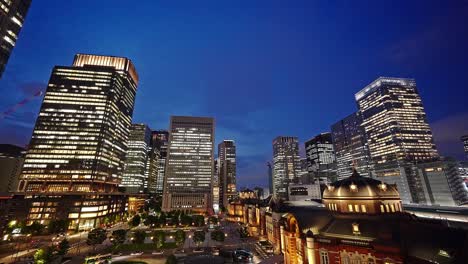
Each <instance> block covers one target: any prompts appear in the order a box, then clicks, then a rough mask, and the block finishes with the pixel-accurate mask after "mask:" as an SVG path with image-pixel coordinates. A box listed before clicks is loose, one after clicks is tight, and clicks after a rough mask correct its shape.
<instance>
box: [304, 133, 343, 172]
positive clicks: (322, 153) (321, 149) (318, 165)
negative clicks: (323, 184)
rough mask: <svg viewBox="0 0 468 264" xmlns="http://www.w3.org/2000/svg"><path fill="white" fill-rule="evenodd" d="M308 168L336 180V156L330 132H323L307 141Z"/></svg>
mask: <svg viewBox="0 0 468 264" xmlns="http://www.w3.org/2000/svg"><path fill="white" fill-rule="evenodd" d="M305 151H306V158H307V169H308V171H309V172H315V173H316V174H317V176H318V177H320V178H327V179H328V180H330V181H334V180H336V158H335V151H334V148H333V142H332V136H331V133H330V132H326V133H321V134H319V135H317V136H315V137H313V138H312V139H310V140H308V141H306V142H305Z"/></svg>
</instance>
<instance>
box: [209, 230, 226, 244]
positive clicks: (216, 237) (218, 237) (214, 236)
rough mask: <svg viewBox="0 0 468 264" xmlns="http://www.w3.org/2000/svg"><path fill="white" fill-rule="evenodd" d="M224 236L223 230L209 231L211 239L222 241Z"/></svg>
mask: <svg viewBox="0 0 468 264" xmlns="http://www.w3.org/2000/svg"><path fill="white" fill-rule="evenodd" d="M225 238H226V235H225V234H224V232H223V231H220V230H215V231H213V232H211V239H213V240H214V241H218V242H223V241H224V239H225Z"/></svg>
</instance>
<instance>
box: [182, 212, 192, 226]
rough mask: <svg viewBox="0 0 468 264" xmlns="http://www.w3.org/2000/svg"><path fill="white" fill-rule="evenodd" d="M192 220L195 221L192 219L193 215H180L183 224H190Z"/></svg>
mask: <svg viewBox="0 0 468 264" xmlns="http://www.w3.org/2000/svg"><path fill="white" fill-rule="evenodd" d="M192 221H193V219H192V217H191V216H190V215H186V214H184V215H182V216H180V224H181V225H184V226H189V225H191V224H192Z"/></svg>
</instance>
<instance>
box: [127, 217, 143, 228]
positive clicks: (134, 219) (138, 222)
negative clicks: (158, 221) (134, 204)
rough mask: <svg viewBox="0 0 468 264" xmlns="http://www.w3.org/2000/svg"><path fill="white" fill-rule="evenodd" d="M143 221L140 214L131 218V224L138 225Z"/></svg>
mask: <svg viewBox="0 0 468 264" xmlns="http://www.w3.org/2000/svg"><path fill="white" fill-rule="evenodd" d="M140 223H141V217H140V215H135V216H134V217H133V218H132V220H130V223H129V224H130V226H133V227H137V226H139V225H140Z"/></svg>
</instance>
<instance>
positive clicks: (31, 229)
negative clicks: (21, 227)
mask: <svg viewBox="0 0 468 264" xmlns="http://www.w3.org/2000/svg"><path fill="white" fill-rule="evenodd" d="M43 230H44V225H42V224H40V223H39V222H36V221H34V222H33V223H32V224H30V225H28V226H26V227H25V233H27V234H32V235H39V234H41V233H42V231H43Z"/></svg>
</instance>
